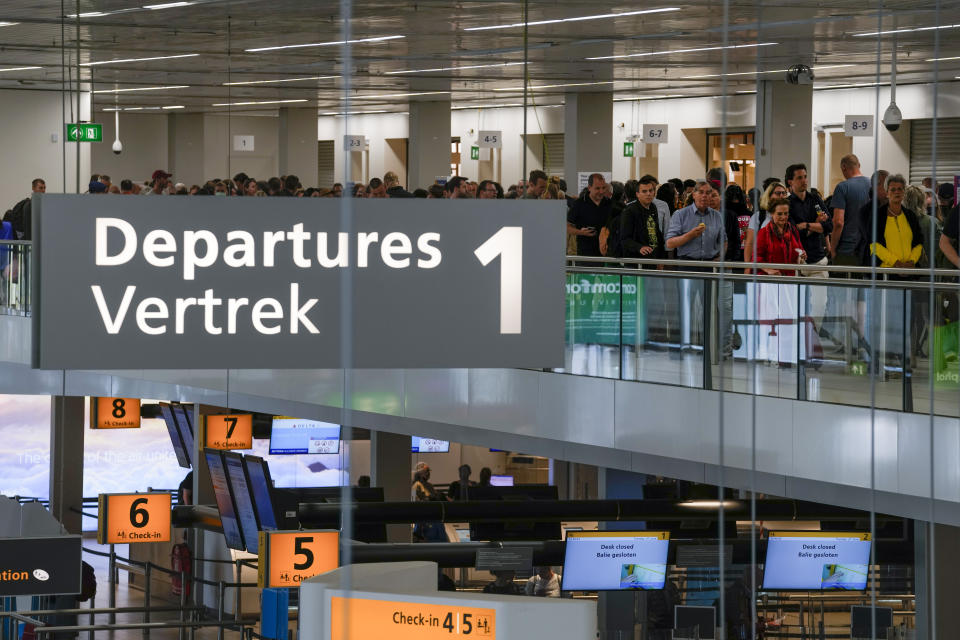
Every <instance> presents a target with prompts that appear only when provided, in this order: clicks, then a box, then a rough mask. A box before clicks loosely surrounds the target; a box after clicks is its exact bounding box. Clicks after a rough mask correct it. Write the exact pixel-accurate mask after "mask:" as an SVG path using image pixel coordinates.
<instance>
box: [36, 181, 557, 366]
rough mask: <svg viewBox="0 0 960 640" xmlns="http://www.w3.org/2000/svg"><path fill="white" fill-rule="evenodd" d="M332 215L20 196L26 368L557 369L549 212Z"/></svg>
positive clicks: (221, 202) (552, 213) (367, 204)
mask: <svg viewBox="0 0 960 640" xmlns="http://www.w3.org/2000/svg"><path fill="white" fill-rule="evenodd" d="M348 205H349V214H348V215H346V216H344V215H342V212H341V210H340V209H341V202H339V201H335V200H328V201H325V200H323V199H320V201H318V200H316V199H302V198H275V199H274V198H271V199H269V200H264V199H260V198H227V199H220V198H170V199H168V198H140V199H137V201H136V202H135V203H134V202H133V200H127V199H125V198H92V197H89V196H66V195H47V194H42V195H38V196H35V197H34V201H33V219H34V252H35V253H36V254H38V255H37V256H35V262H36V263H38V264H39V277H36V278H34V283H35V291H34V293H35V297H34V300H35V301H36V303H35V307H34V332H33V337H34V345H33V346H34V366H36V367H38V368H42V369H145V368H147V369H218V368H245V369H284V368H339V367H344V366H348V367H359V368H373V367H375V368H419V367H530V368H540V367H556V366H562V363H563V345H564V338H563V326H564V289H563V285H564V247H565V244H564V239H563V238H564V236H563V234H564V228H565V225H564V219H565V218H564V215H565V211H564V209H565V207H564V205H563V203H561V202H558V201H525V200H518V201H516V202H510V203H509V204H507V203H506V201H498V202H485V201H482V200H419V199H416V200H414V199H407V200H404V199H384V200H374V199H371V200H357V201H351V202H349V203H348ZM345 345H349V348H344V346H345ZM345 354H346V355H345Z"/></svg>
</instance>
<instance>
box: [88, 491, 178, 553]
mask: <svg viewBox="0 0 960 640" xmlns="http://www.w3.org/2000/svg"><path fill="white" fill-rule="evenodd" d="M98 503H99V506H100V515H99V520H98V522H97V542H98V543H100V544H127V543H133V542H169V541H170V513H171V508H172V507H171V496H170V494H169V493H101V494H100V497H99V500H98Z"/></svg>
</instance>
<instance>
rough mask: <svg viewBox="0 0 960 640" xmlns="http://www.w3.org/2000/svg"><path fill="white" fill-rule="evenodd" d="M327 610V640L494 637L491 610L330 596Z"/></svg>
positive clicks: (494, 624) (494, 615)
mask: <svg viewBox="0 0 960 640" xmlns="http://www.w3.org/2000/svg"><path fill="white" fill-rule="evenodd" d="M330 610H331V615H330V640H367V639H368V638H390V640H432V639H433V638H450V637H459V636H463V637H465V638H483V639H484V640H493V638H496V637H497V612H496V610H495V609H487V608H481V607H463V606H457V605H453V604H450V605H447V604H432V603H431V604H428V603H424V602H403V601H397V600H373V599H370V598H342V597H337V596H334V597H333V598H332V599H331V602H330Z"/></svg>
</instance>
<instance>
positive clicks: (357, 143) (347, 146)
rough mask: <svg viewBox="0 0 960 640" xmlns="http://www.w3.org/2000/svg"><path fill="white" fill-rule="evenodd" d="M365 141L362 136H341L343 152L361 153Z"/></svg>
mask: <svg viewBox="0 0 960 640" xmlns="http://www.w3.org/2000/svg"><path fill="white" fill-rule="evenodd" d="M366 144H367V139H366V138H365V137H364V136H343V150H344V151H363V149H364V147H366Z"/></svg>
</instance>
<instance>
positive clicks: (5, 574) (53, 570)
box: [0, 536, 82, 597]
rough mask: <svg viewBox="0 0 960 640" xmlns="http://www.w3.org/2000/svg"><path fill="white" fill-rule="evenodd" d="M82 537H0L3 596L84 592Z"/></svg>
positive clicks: (0, 594)
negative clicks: (82, 579) (82, 583)
mask: <svg viewBox="0 0 960 640" xmlns="http://www.w3.org/2000/svg"><path fill="white" fill-rule="evenodd" d="M81 545H82V540H81V538H80V536H57V537H51V538H2V539H0V597H7V596H54V595H65V594H73V593H80V587H81V576H82V569H81V558H80V554H81Z"/></svg>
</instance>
